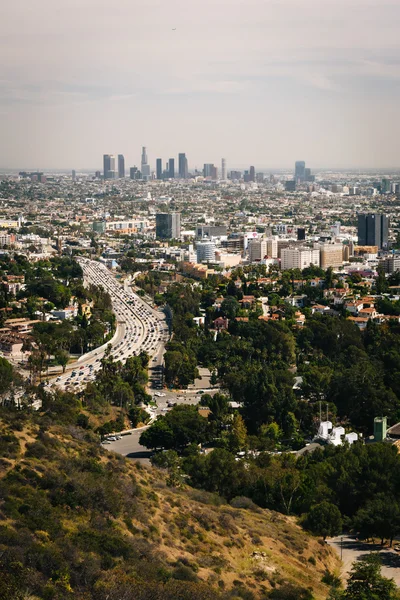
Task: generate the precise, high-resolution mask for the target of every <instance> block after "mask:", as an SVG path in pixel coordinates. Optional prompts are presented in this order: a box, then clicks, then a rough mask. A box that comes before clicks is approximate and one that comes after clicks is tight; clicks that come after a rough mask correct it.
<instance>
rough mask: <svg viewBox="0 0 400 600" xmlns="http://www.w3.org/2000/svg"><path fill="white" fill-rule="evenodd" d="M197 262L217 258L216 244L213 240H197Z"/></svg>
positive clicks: (210, 260) (211, 260)
mask: <svg viewBox="0 0 400 600" xmlns="http://www.w3.org/2000/svg"><path fill="white" fill-rule="evenodd" d="M196 251H197V262H198V263H201V262H203V261H206V262H213V261H214V260H215V244H214V242H211V241H206V242H197V246H196Z"/></svg>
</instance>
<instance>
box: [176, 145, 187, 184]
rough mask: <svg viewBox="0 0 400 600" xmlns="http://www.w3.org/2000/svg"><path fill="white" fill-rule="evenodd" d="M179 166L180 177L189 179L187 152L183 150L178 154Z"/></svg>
mask: <svg viewBox="0 0 400 600" xmlns="http://www.w3.org/2000/svg"><path fill="white" fill-rule="evenodd" d="M178 168H179V177H180V179H187V176H188V161H187V158H186V154H185V153H184V152H182V153H181V154H179V156H178Z"/></svg>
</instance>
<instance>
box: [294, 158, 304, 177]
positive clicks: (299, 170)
mask: <svg viewBox="0 0 400 600" xmlns="http://www.w3.org/2000/svg"><path fill="white" fill-rule="evenodd" d="M294 179H295V181H300V182H302V181H305V180H306V163H305V162H304V160H298V161H297V162H296V163H295V165H294Z"/></svg>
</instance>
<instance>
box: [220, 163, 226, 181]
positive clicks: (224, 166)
mask: <svg viewBox="0 0 400 600" xmlns="http://www.w3.org/2000/svg"><path fill="white" fill-rule="evenodd" d="M221 179H222V180H223V181H225V179H226V160H225V158H222V159H221Z"/></svg>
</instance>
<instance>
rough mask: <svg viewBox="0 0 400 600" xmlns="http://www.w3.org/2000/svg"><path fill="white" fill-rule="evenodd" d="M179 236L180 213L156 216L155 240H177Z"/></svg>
mask: <svg viewBox="0 0 400 600" xmlns="http://www.w3.org/2000/svg"><path fill="white" fill-rule="evenodd" d="M180 236H181V213H177V212H173V213H158V214H156V238H157V239H158V240H171V239H178V238H180Z"/></svg>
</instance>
